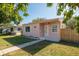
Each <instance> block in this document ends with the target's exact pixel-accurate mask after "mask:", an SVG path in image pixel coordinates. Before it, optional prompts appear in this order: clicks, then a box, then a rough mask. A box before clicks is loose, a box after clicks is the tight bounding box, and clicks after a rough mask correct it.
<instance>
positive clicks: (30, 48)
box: [22, 40, 52, 55]
mask: <svg viewBox="0 0 79 59" xmlns="http://www.w3.org/2000/svg"><path fill="white" fill-rule="evenodd" d="M50 44H52V42H50V41H46V40H44V41H41V42H39V43H36V44H33V45H31V46H28V47H25V48H22V49H23V50H24V51H27V52H28V53H30V54H31V55H34V54H36V53H37V52H39V51H40V50H42V49H43V48H45V47H47V46H48V45H50Z"/></svg>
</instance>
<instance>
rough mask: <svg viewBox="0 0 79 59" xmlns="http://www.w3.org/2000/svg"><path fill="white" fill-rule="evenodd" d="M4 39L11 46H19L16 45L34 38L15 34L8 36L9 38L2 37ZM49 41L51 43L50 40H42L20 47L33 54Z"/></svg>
mask: <svg viewBox="0 0 79 59" xmlns="http://www.w3.org/2000/svg"><path fill="white" fill-rule="evenodd" d="M4 40H5V41H7V42H8V43H10V44H11V45H13V46H17V47H19V46H18V45H20V44H22V43H26V42H31V41H34V40H36V39H29V38H26V37H24V36H15V37H10V38H4ZM51 43H52V42H51V41H47V40H43V41H41V42H38V43H36V44H33V45H30V46H27V47H25V48H21V49H22V50H24V51H26V52H28V53H30V54H31V55H33V54H35V53H37V52H38V51H40V50H41V49H43V48H45V47H46V46H48V45H50V44H51Z"/></svg>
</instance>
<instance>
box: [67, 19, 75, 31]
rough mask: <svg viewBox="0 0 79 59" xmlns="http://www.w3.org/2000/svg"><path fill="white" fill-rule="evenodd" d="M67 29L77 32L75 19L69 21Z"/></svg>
mask: <svg viewBox="0 0 79 59" xmlns="http://www.w3.org/2000/svg"><path fill="white" fill-rule="evenodd" d="M67 27H68V28H70V29H73V30H75V28H76V20H75V19H74V18H72V19H71V20H68V21H67Z"/></svg>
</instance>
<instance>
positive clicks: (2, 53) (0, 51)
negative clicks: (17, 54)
mask: <svg viewBox="0 0 79 59" xmlns="http://www.w3.org/2000/svg"><path fill="white" fill-rule="evenodd" d="M40 41H43V40H36V41H32V42H28V43H24V44H21V45H17V46H13V47H10V48H7V49H4V50H0V56H1V55H4V54H6V53H9V52H12V51H15V50H18V49H20V48H24V47H27V46H30V45H33V44H35V43H38V42H40Z"/></svg>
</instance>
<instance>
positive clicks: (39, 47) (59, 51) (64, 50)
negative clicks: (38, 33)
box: [5, 41, 79, 56]
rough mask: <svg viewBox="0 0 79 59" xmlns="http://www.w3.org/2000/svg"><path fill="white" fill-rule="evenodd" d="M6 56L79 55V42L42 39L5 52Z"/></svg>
mask: <svg viewBox="0 0 79 59" xmlns="http://www.w3.org/2000/svg"><path fill="white" fill-rule="evenodd" d="M5 55H6V56H79V44H76V43H71V42H64V41H61V42H59V43H56V42H50V41H42V42H39V43H36V44H33V45H31V46H28V47H25V48H22V49H19V50H16V51H14V52H10V53H8V54H5Z"/></svg>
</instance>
